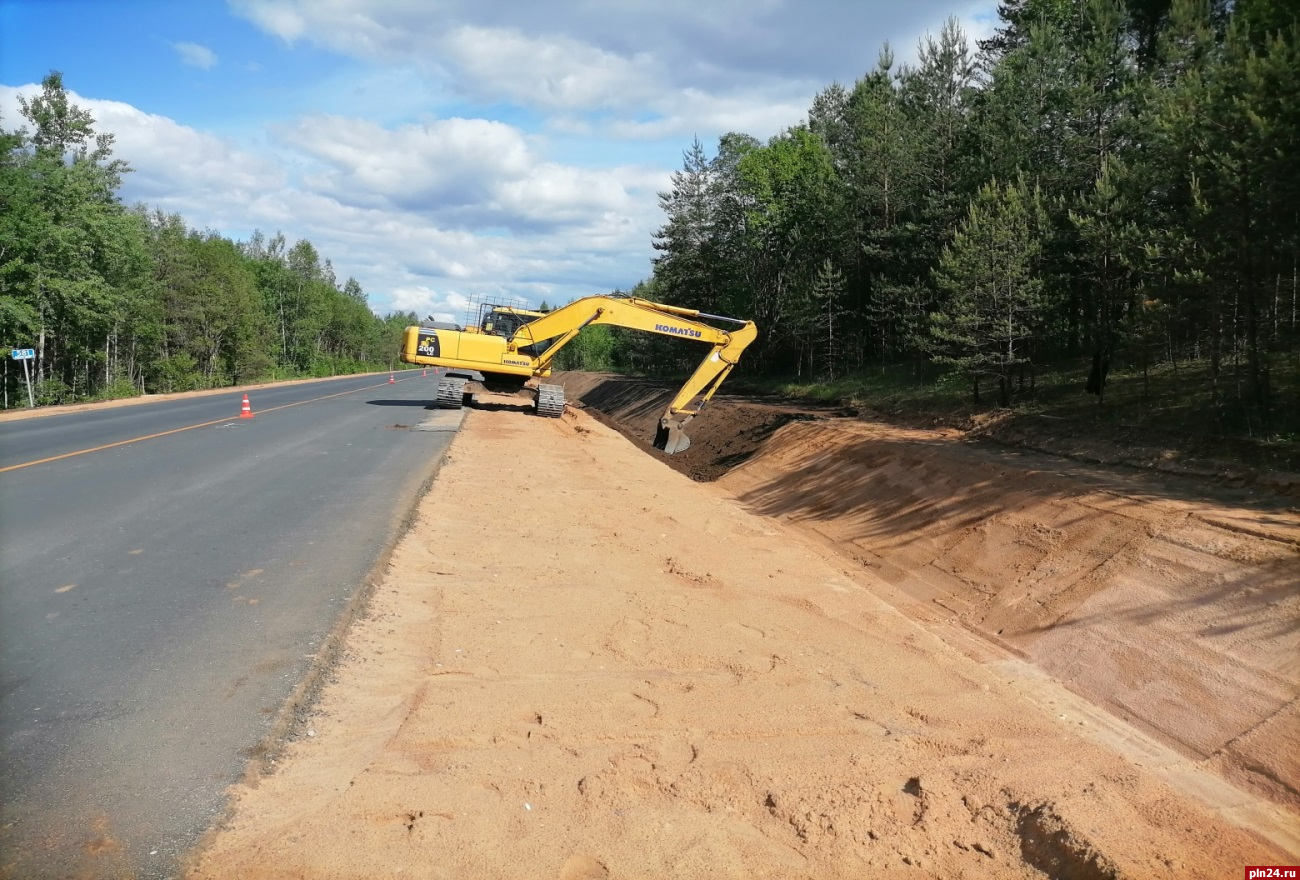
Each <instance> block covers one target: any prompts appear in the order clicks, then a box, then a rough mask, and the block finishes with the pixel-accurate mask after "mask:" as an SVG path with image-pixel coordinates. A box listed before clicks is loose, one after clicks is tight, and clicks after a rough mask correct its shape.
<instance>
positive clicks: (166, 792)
mask: <svg viewBox="0 0 1300 880" xmlns="http://www.w3.org/2000/svg"><path fill="white" fill-rule="evenodd" d="M398 376H399V377H400V378H399V379H398V381H397V382H395V383H394V384H388V382H387V377H382V376H373V375H372V376H363V377H348V378H342V379H335V380H327V381H321V382H311V383H303V384H294V385H286V386H277V387H272V388H263V389H258V390H255V391H253V392H251V393H250V395H249V396H250V399H251V402H252V408H253V412H254V418H252V419H238V418H233V417H234V416H236V415H237V414H238V413H239V408H240V402H241V398H242V395H243V392H242V391H232V392H230V393H229V394H220V395H212V396H196V397H193V398H187V399H182V400H171V401H166V402H159V403H155V404H146V405H138V406H130V407H118V408H106V409H101V410H96V411H92V412H84V413H75V414H67V415H59V416H51V417H45V418H34V419H28V420H20V421H12V422H6V423H4V424H3V425H0V535H2V536H3V537H2V538H0V741H2V742H3V764H4V767H3V776H2V782H0V795H2V799H3V806H2V808H0V809H2V821H0V876H3V877H10V876H13V877H44V876H60V877H61V876H69V875H76V876H82V875H83V874H84V873H86V872H89V873H90V875H91V876H120V875H125V874H128V873H129V874H132V875H134V876H138V877H166V876H173V875H175V874H176V873H177V872H178V871H179V862H178V859H179V858H180V857H181V856H182V855H183V854H184V853H185V852H186V851H187V850H188V849H189V848H190V846H191V845H192V844H193V843H194V842H195V841H196V840H197V838H198V836H199V835H200V834H201V833H202V832H203V831H204V830H206V829H207V828H208V827H209V825H210V823H211V822H212V821H213V819H214V818H215V817H216V816H217V815H219V813H220V812H221V810H222V808H223V805H224V797H225V794H224V792H225V788H226V787H227V786H228V785H229V784H231V783H232V782H234V781H236V780H237V779H238V778H239V777H240V775H241V773H242V772H243V770H244V768H245V766H246V764H247V762H248V759H249V757H250V756H251V755H253V754H255V753H256V751H257V749H258V748H259V745H260V744H261V743H262V742H263V740H264V739H265V738H266V737H267V735H268V733H269V732H270V731H271V730H272V728H273V725H274V724H275V722H276V716H277V714H278V713H279V712H280V711H281V708H282V706H283V705H284V703H285V700H286V698H287V697H288V696H289V695H290V694H291V693H292V692H293V690H294V688H295V687H296V686H297V685H298V684H299V682H300V681H301V680H302V679H303V676H304V674H305V673H306V672H307V670H308V669H309V667H310V664H311V663H312V659H313V657H314V656H315V655H316V652H317V650H318V648H319V646H320V645H321V643H322V640H323V639H324V638H325V637H326V636H327V634H328V633H329V632H330V630H331V628H332V627H333V625H334V624H335V622H336V621H337V620H338V619H339V617H340V615H341V613H342V612H343V611H344V609H346V608H348V607H349V604H350V603H351V602H352V600H353V599H354V597H355V596H356V595H357V593H358V591H359V589H360V588H361V587H362V585H363V584H364V582H365V579H366V576H367V574H368V573H369V572H370V571H371V569H372V568H373V567H374V565H375V564H376V562H377V560H378V559H379V558H380V555H381V553H383V552H384V551H385V550H386V549H387V548H388V547H389V546H390V545H391V542H392V541H393V539H394V537H395V534H396V532H397V530H398V529H399V528H400V523H401V519H402V517H403V516H404V515H405V514H406V513H407V512H408V511H409V510H410V509H411V507H412V505H413V503H414V501H415V499H416V496H417V493H418V492H419V490H420V488H421V486H422V485H424V483H425V481H426V480H427V478H428V477H429V476H430V475H431V474H432V472H433V470H434V469H435V468H436V466H437V463H438V462H439V461H440V459H441V457H442V453H443V451H444V449H445V448H446V445H447V443H448V442H449V440H450V438H451V436H452V435H451V434H450V433H435V432H423V431H414V430H410V428H411V427H412V426H415V425H418V424H419V422H421V421H422V420H424V419H426V418H428V417H429V416H430V415H431V414H430V413H429V412H428V411H426V408H425V405H426V402H427V401H428V400H429V399H431V398H432V394H433V383H434V378H433V374H432V373H430V375H429V377H428V378H424V377H423V376H422V374H421V373H419V372H415V371H411V372H407V373H399V374H398Z"/></svg>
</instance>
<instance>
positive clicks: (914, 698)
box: [192, 406, 1294, 880]
mask: <svg viewBox="0 0 1300 880" xmlns="http://www.w3.org/2000/svg"><path fill="white" fill-rule="evenodd" d="M510 409H511V408H510V407H506V406H503V407H502V408H500V409H493V410H488V411H484V410H480V411H473V412H470V413H469V414H468V416H467V418H466V421H465V425H464V428H463V429H462V433H461V435H460V436H459V437H458V438H457V440H456V441H455V444H454V446H453V448H452V452H451V454H450V460H449V461H448V463H447V464H446V466H445V467H444V468H443V470H442V472H441V474H440V475H439V477H438V479H437V481H436V482H435V484H434V486H433V488H432V490H431V491H430V493H429V495H428V496H427V497H426V498H425V499H424V501H423V502H422V506H421V514H420V517H419V521H418V522H417V524H416V525H415V527H414V528H413V529H412V531H411V532H410V533H409V534H408V536H407V537H406V538H405V540H404V541H403V543H402V545H401V546H400V547H399V548H398V550H397V551H396V553H395V555H394V557H393V563H392V568H391V571H390V574H389V577H388V579H387V581H386V582H385V584H384V585H383V586H382V587H381V588H380V589H379V590H378V592H377V594H376V596H375V598H374V601H373V605H372V610H371V614H370V616H369V617H368V618H367V619H365V620H363V621H361V622H360V623H358V624H357V625H356V627H355V628H354V630H353V632H352V634H351V636H350V640H349V648H348V656H347V657H346V659H345V660H344V661H343V662H342V664H341V665H340V667H339V669H338V673H337V677H336V680H335V681H334V683H332V684H331V685H330V686H328V688H327V689H326V691H325V692H324V694H323V696H322V700H321V703H320V706H319V712H318V715H317V717H316V719H315V720H314V721H313V722H312V724H311V730H310V733H311V734H314V735H310V736H308V735H306V734H308V733H309V731H306V730H304V731H303V734H304V736H303V738H302V739H300V740H298V741H297V742H295V743H293V744H292V745H291V746H290V747H289V748H288V750H287V753H286V755H285V757H284V758H283V759H282V760H281V762H280V769H279V771H278V772H276V773H274V774H272V775H270V776H269V777H267V778H264V779H262V780H261V781H260V783H258V784H256V785H254V786H246V787H241V788H239V789H238V790H237V791H236V793H235V807H234V812H233V815H232V818H231V820H230V822H229V823H228V826H227V827H226V828H225V830H223V831H222V832H221V833H219V834H217V835H216V836H215V837H214V838H213V839H212V840H211V841H210V845H209V846H208V848H207V849H206V851H205V852H204V853H203V854H202V857H201V859H200V860H199V861H198V863H197V865H196V867H195V868H194V870H193V872H192V876H193V877H196V878H199V877H203V878H207V877H210V878H226V877H236V876H238V877H245V878H262V877H312V878H315V877H340V878H342V877H356V878H364V877H374V876H420V877H524V876H527V877H547V876H550V877H562V878H581V877H605V876H610V877H667V876H672V877H718V876H744V877H818V878H827V877H846V878H848V877H853V878H858V877H869V876H880V877H885V876H888V877H945V878H947V877H969V878H977V877H989V878H994V877H997V878H1006V877H1012V878H1014V877H1025V878H1029V877H1042V876H1044V875H1050V876H1071V877H1080V878H1094V877H1119V876H1127V877H1169V878H1180V880H1182V878H1189V877H1204V878H1221V877H1228V876H1236V875H1237V874H1238V873H1239V872H1240V870H1241V866H1242V865H1245V864H1269V863H1272V864H1278V863H1285V862H1287V861H1288V860H1291V861H1292V862H1293V861H1294V856H1291V857H1288V856H1287V855H1286V854H1285V853H1284V852H1282V851H1281V850H1279V849H1278V848H1276V847H1275V846H1273V845H1271V844H1269V843H1267V842H1265V841H1264V840H1263V839H1261V838H1260V837H1258V836H1256V835H1254V834H1252V833H1250V832H1248V831H1245V830H1243V829H1242V828H1241V827H1238V826H1236V825H1232V824H1230V823H1228V822H1227V821H1225V820H1224V819H1223V818H1221V817H1220V816H1219V815H1217V814H1215V813H1214V812H1212V811H1211V810H1210V809H1209V808H1207V807H1205V806H1204V805H1203V803H1202V801H1201V800H1198V799H1196V798H1193V797H1191V796H1188V795H1186V794H1182V793H1180V792H1176V791H1175V790H1173V789H1172V788H1170V787H1169V786H1168V785H1167V784H1166V783H1165V781H1164V777H1162V776H1160V775H1158V774H1157V772H1155V771H1153V770H1150V769H1145V768H1143V767H1140V766H1137V765H1135V764H1134V763H1133V762H1132V761H1131V760H1130V759H1128V758H1126V757H1122V756H1120V755H1119V754H1117V753H1116V752H1115V751H1114V750H1113V749H1112V748H1109V747H1107V745H1106V744H1105V743H1106V742H1107V737H1106V736H1098V735H1097V731H1096V728H1098V727H1107V728H1108V731H1109V734H1110V735H1111V736H1112V738H1113V736H1120V735H1122V734H1123V727H1122V725H1119V726H1113V725H1109V724H1108V722H1107V721H1106V719H1105V717H1104V715H1103V713H1098V712H1096V711H1095V710H1093V709H1091V707H1090V706H1088V704H1087V703H1085V702H1084V701H1082V700H1080V699H1078V698H1077V697H1075V696H1074V695H1073V694H1071V693H1069V692H1067V691H1065V690H1064V689H1062V688H1060V687H1059V686H1057V685H1055V684H1053V683H1052V682H1050V681H1048V680H1046V679H1045V678H1039V679H1035V678H1034V677H1033V675H1032V674H1031V672H1032V670H1031V669H1030V667H1028V665H1027V664H1025V663H1023V661H1020V660H1017V659H1016V658H1015V657H1013V656H1011V655H1010V654H1004V653H1002V652H1000V651H999V650H998V649H996V648H994V647H987V648H981V647H980V645H981V644H983V643H982V642H980V641H979V640H978V639H975V638H974V637H972V636H970V635H969V634H968V633H967V630H965V629H962V628H959V627H953V626H952V625H951V624H948V623H944V622H943V621H937V622H929V623H927V622H923V621H919V620H916V619H914V618H912V617H909V616H905V615H904V614H902V613H900V612H899V611H898V610H895V608H893V607H891V606H890V605H889V604H887V603H886V602H884V601H882V600H881V599H880V598H878V595H877V594H878V593H883V592H885V591H888V590H889V589H892V587H891V585H890V584H889V583H888V582H887V581H885V580H884V579H883V578H881V577H880V576H879V575H878V574H876V573H874V572H872V571H871V570H869V569H867V568H865V567H864V566H862V565H861V564H860V563H859V562H857V561H854V560H850V559H845V558H844V557H842V556H839V555H838V554H837V553H835V552H832V551H831V550H830V549H828V548H827V546H826V545H825V544H823V543H818V542H817V541H815V540H814V539H813V538H812V537H811V536H809V535H808V534H806V533H804V532H801V531H799V530H796V529H794V528H792V527H791V526H789V525H786V524H783V523H781V522H779V521H777V520H773V519H770V518H767V517H763V516H758V515H755V514H753V513H751V512H748V511H746V510H745V509H744V508H743V507H742V506H741V505H739V504H737V503H736V502H735V500H734V498H733V497H732V495H731V494H729V492H728V490H727V488H726V487H720V486H702V485H699V484H696V483H692V482H691V481H690V480H689V479H687V478H686V477H684V476H683V475H681V474H679V473H676V472H674V471H672V470H670V469H669V468H668V467H667V466H666V465H665V464H663V463H662V462H661V461H659V460H656V459H655V458H653V457H650V456H647V455H645V454H644V453H643V452H641V451H639V450H638V449H637V448H636V447H635V446H634V445H632V444H630V443H628V442H627V440H626V439H625V438H623V437H621V436H619V435H618V434H616V433H615V432H614V431H612V430H611V429H609V428H606V427H605V426H603V425H601V424H599V423H597V422H595V421H593V420H592V419H590V418H589V417H587V416H585V415H583V414H581V413H578V414H570V415H568V416H566V417H565V419H563V420H561V421H551V420H540V419H535V418H529V417H527V416H526V415H523V414H521V413H519V412H516V411H510ZM793 427H798V426H793ZM742 470H744V469H743V468H742ZM738 473H739V472H738ZM760 484H761V480H760V483H757V484H755V485H753V486H748V487H746V486H737V487H736V490H737V491H741V492H742V493H751V494H752V493H754V492H756V491H759V488H758V486H759V485H760ZM771 497H772V498H775V497H776V496H775V495H773V496H771ZM761 501H762V498H761V497H751V498H749V499H748V503H750V504H759V503H760V502H761ZM945 632H946V633H948V634H949V635H950V636H951V638H941V636H944V635H945ZM1247 800H1249V798H1247ZM1247 806H1248V807H1249V808H1250V809H1254V810H1263V811H1264V812H1268V811H1270V810H1272V811H1274V812H1273V814H1272V815H1273V818H1274V819H1276V820H1277V821H1278V822H1280V823H1282V824H1283V825H1285V824H1286V823H1288V822H1290V823H1292V827H1294V825H1293V823H1294V814H1291V813H1287V812H1285V811H1283V810H1282V808H1280V807H1273V806H1269V805H1267V804H1265V805H1260V804H1259V803H1254V802H1251V803H1249V804H1247ZM1260 815H1262V813H1261V814H1260Z"/></svg>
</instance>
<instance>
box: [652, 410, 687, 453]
mask: <svg viewBox="0 0 1300 880" xmlns="http://www.w3.org/2000/svg"><path fill="white" fill-rule="evenodd" d="M688 421H690V417H689V416H688V417H687V418H685V419H673V418H668V417H664V418H662V419H660V420H659V430H658V431H656V432H655V449H662V450H663V451H664V452H666V453H668V454H669V455H676V454H677V453H679V452H685V451H686V450H687V449H688V448H690V445H691V438H690V437H687V436H686V423H687V422H688Z"/></svg>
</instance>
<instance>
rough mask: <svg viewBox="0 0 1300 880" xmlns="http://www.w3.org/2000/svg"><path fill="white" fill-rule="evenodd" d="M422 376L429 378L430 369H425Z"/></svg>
mask: <svg viewBox="0 0 1300 880" xmlns="http://www.w3.org/2000/svg"><path fill="white" fill-rule="evenodd" d="M420 378H422V379H427V378H429V371H428V370H425V371H424V375H423V376H421V377H420Z"/></svg>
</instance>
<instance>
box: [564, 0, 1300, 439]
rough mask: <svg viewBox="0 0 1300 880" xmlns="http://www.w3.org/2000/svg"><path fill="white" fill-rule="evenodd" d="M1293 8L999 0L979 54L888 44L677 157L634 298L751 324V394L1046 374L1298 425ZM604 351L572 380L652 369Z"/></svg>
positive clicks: (596, 342)
mask: <svg viewBox="0 0 1300 880" xmlns="http://www.w3.org/2000/svg"><path fill="white" fill-rule="evenodd" d="M1296 9H1297V6H1296V5H1295V4H1294V3H1293V2H1284V0H1237V2H1236V3H1229V2H1224V0H1212V2H1206V0H1176V2H1172V3H1170V2H1169V0H1128V2H1124V0H1014V2H1008V3H1004V4H1003V5H1002V6H1001V7H1000V9H999V12H1000V16H1001V27H1000V28H999V30H998V31H997V32H996V34H995V35H994V36H993V37H992V38H991V39H989V40H987V41H985V42H983V43H982V44H980V45H979V46H977V47H972V46H970V45H968V43H967V41H966V39H965V38H964V37H963V35H962V33H961V32H960V30H959V28H958V27H957V25H956V23H955V22H952V21H950V22H949V23H948V24H947V25H946V26H945V27H943V29H942V30H941V31H940V32H939V33H938V35H937V36H935V37H933V38H930V39H926V40H925V41H924V42H923V44H922V45H921V46H920V51H919V55H918V60H917V61H916V62H915V63H914V64H910V65H898V64H896V63H895V61H894V56H893V53H892V52H891V51H890V49H889V47H888V46H886V47H884V48H883V49H882V50H881V51H880V54H879V61H878V63H877V65H876V67H875V68H874V69H873V70H871V71H869V72H868V73H867V74H866V75H865V76H863V77H862V78H861V79H859V80H858V81H857V82H856V83H853V84H852V85H851V86H845V85H842V84H838V83H837V84H831V85H828V86H827V87H826V88H825V89H824V90H822V91H821V93H820V94H818V95H817V96H816V98H815V99H814V100H813V102H812V105H811V106H810V107H809V109H808V114H807V120H806V122H804V123H802V124H797V125H793V126H792V127H791V128H789V129H788V130H786V131H785V132H783V133H782V134H780V135H778V136H776V137H774V138H772V139H771V140H769V141H768V142H767V143H760V142H759V141H758V140H756V139H755V138H753V137H750V136H748V135H746V134H739V133H732V134H727V135H725V136H724V137H722V138H721V139H720V141H719V142H718V144H717V146H716V149H715V150H712V151H706V149H705V147H704V146H703V145H702V144H701V143H699V142H698V140H697V141H696V142H695V143H694V144H693V145H692V146H691V148H690V149H689V151H687V152H686V153H685V163H684V167H683V168H682V170H680V171H678V172H677V173H676V174H675V175H674V176H673V180H672V187H671V190H670V191H668V192H665V193H662V194H661V202H662V206H663V210H664V212H665V215H666V222H665V223H664V225H663V226H662V228H661V229H659V231H658V234H657V236H656V238H655V242H654V246H655V248H656V250H657V257H656V259H655V265H654V275H653V278H652V279H650V280H649V281H648V282H646V283H645V284H643V285H642V286H641V287H640V289H639V290H638V292H639V293H641V294H642V295H645V296H647V297H649V298H652V299H658V300H661V301H664V302H670V303H673V304H677V305H686V306H691V307H695V308H699V309H702V310H704V311H708V312H712V313H717V314H726V315H736V316H740V317H749V318H753V319H754V320H755V321H756V322H757V324H758V326H759V329H760V333H761V336H760V339H759V342H758V343H757V344H756V346H755V348H754V349H751V351H750V352H747V353H746V355H745V358H746V363H744V364H742V367H744V368H745V370H746V372H747V373H751V374H752V372H753V371H754V370H757V371H758V372H759V373H762V374H766V375H768V376H775V377H786V378H789V379H794V380H799V381H802V382H803V383H805V385H807V384H810V383H822V384H823V385H824V384H826V383H828V382H834V381H836V380H839V382H840V384H841V387H849V386H847V385H845V384H844V381H843V380H844V379H845V378H846V377H854V376H869V375H872V374H880V373H888V374H889V375H903V376H906V377H909V378H910V379H912V380H914V381H917V382H925V383H929V384H930V385H932V386H933V385H935V384H938V385H940V386H943V385H945V384H946V385H947V386H949V387H950V388H951V390H952V391H954V392H959V393H960V394H961V396H962V397H963V398H964V399H965V400H967V401H971V400H973V401H975V402H979V401H981V400H982V401H983V402H984V404H985V405H986V406H988V405H992V406H999V405H1000V406H1006V405H1008V404H1011V405H1015V404H1017V403H1018V402H1020V401H1024V400H1026V399H1027V398H1029V397H1030V396H1031V395H1034V394H1036V393H1041V392H1042V390H1043V389H1044V387H1045V385H1053V383H1059V382H1061V381H1062V379H1061V377H1062V376H1065V377H1067V378H1068V383H1067V384H1069V392H1070V393H1072V394H1074V395H1075V396H1077V397H1078V398H1079V399H1080V400H1081V401H1082V402H1084V403H1086V404H1088V405H1092V404H1098V403H1099V404H1101V405H1102V407H1104V406H1105V405H1106V403H1107V401H1106V394H1107V389H1108V386H1109V385H1111V384H1112V383H1111V380H1113V379H1114V378H1115V374H1116V373H1124V374H1125V375H1128V376H1130V377H1134V380H1135V381H1134V383H1133V386H1134V387H1135V388H1136V389H1139V390H1138V392H1137V393H1140V394H1142V395H1148V394H1149V395H1151V396H1152V397H1153V398H1154V397H1155V396H1156V395H1157V394H1158V393H1167V394H1176V396H1177V397H1178V399H1179V400H1180V401H1184V400H1190V401H1195V402H1197V405H1196V406H1194V407H1192V408H1191V409H1190V410H1187V411H1188V412H1192V413H1195V416H1196V418H1198V419H1199V418H1202V417H1203V416H1204V415H1205V414H1207V413H1208V414H1210V417H1211V420H1212V421H1216V422H1219V423H1221V425H1222V426H1223V427H1227V428H1231V429H1233V430H1240V431H1242V432H1243V433H1244V432H1245V431H1247V430H1249V431H1252V432H1261V431H1267V430H1273V431H1274V432H1276V431H1277V430H1280V429H1282V428H1284V427H1287V426H1289V428H1290V430H1292V431H1300V423H1298V420H1300V383H1298V382H1297V379H1298V377H1300V39H1298V37H1297V33H1298V31H1297V21H1296V17H1295V16H1296ZM609 337H610V338H607V339H592V340H590V343H589V344H591V345H592V346H593V347H594V348H595V349H596V350H595V351H594V352H593V357H591V358H586V359H584V360H586V361H589V362H591V363H596V364H599V363H601V362H602V361H603V363H604V364H605V365H607V366H608V365H613V366H631V367H636V366H638V363H637V361H638V360H640V361H641V362H645V361H646V360H647V357H648V354H649V352H651V351H653V350H658V351H660V352H661V357H662V356H664V355H663V354H662V352H666V351H668V346H667V345H666V344H663V343H653V342H646V341H644V340H636V339H632V338H630V337H625V336H623V335H620V334H617V333H614V334H609ZM690 356H691V353H690V352H688V351H683V352H682V353H681V357H682V359H683V360H682V363H681V364H680V365H679V366H685V364H686V358H688V357H690ZM696 356H698V355H696ZM651 359H653V358H651ZM1175 378H1176V379H1177V381H1176V382H1175V381H1174V379H1175ZM1157 379H1158V380H1159V381H1157ZM850 384H851V383H850ZM1171 389H1174V390H1171ZM1148 402H1149V403H1153V404H1154V403H1155V401H1154V400H1152V401H1148ZM1152 411H1153V412H1155V411H1157V410H1155V409H1153V410H1152Z"/></svg>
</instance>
